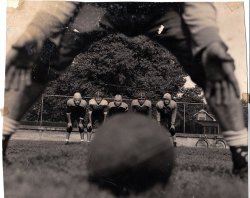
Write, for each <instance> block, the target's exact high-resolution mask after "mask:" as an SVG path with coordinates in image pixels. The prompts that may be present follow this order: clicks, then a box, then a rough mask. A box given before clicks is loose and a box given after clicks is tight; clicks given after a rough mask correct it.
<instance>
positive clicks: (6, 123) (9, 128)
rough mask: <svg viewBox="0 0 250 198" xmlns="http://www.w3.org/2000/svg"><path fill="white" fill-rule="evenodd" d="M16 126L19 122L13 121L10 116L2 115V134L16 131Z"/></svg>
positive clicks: (10, 133)
mask: <svg viewBox="0 0 250 198" xmlns="http://www.w3.org/2000/svg"><path fill="white" fill-rule="evenodd" d="M18 126H19V122H17V121H15V120H13V119H11V118H8V117H4V120H3V135H12V134H13V133H15V132H16V130H17V128H18Z"/></svg>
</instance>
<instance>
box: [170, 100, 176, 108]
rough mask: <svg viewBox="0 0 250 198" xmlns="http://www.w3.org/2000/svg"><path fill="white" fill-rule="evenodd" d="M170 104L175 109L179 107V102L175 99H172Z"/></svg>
mask: <svg viewBox="0 0 250 198" xmlns="http://www.w3.org/2000/svg"><path fill="white" fill-rule="evenodd" d="M170 106H171V107H172V108H173V109H175V108H176V107H177V103H176V102H175V101H174V100H171V101H170Z"/></svg>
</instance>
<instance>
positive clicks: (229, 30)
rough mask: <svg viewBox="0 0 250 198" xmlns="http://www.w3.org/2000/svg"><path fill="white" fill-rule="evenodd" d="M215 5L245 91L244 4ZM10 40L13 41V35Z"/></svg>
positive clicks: (13, 1) (14, 0)
mask: <svg viewBox="0 0 250 198" xmlns="http://www.w3.org/2000/svg"><path fill="white" fill-rule="evenodd" d="M215 5H216V8H217V15H218V17H217V23H218V26H219V28H220V35H221V37H222V38H223V40H224V41H225V43H226V44H227V45H228V47H229V53H230V54H231V56H232V57H233V58H234V60H235V66H236V70H235V74H236V77H237V79H238V81H239V85H240V89H241V92H242V93H247V89H248V88H247V83H248V82H247V76H248V75H247V72H248V70H247V54H246V47H247V46H246V38H245V25H244V4H243V2H238V3H235V2H223V3H221V2H220V3H219V2H217V3H215ZM7 6H8V7H14V8H16V7H17V6H18V0H7ZM15 20H16V19H15ZM7 21H8V23H9V22H11V21H10V20H8V19H7ZM26 22H27V21H26ZM14 23H15V22H14ZM7 26H8V25H7ZM21 29H22V28H21ZM10 31H11V30H10ZM16 35H18V34H16ZM7 39H8V38H7ZM11 40H12V41H13V37H12V39H11ZM7 49H8V46H7ZM193 85H194V84H193V83H192V82H191V80H190V78H189V77H188V78H187V83H186V85H185V86H186V87H192V86H193Z"/></svg>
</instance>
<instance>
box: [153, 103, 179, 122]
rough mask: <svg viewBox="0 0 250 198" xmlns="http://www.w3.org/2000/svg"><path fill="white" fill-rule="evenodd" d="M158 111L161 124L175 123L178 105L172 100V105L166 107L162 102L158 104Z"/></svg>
mask: <svg viewBox="0 0 250 198" xmlns="http://www.w3.org/2000/svg"><path fill="white" fill-rule="evenodd" d="M156 110H157V112H158V113H160V116H161V122H163V121H168V122H171V123H173V124H174V123H175V119H176V114H177V104H176V102H175V101H173V100H171V101H170V103H169V104H168V105H167V106H165V105H164V102H163V101H162V100H160V101H159V102H157V104H156Z"/></svg>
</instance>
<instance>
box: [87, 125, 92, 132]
mask: <svg viewBox="0 0 250 198" xmlns="http://www.w3.org/2000/svg"><path fill="white" fill-rule="evenodd" d="M91 131H92V125H91V124H88V125H87V132H91Z"/></svg>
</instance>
